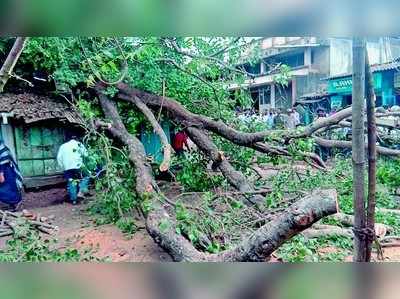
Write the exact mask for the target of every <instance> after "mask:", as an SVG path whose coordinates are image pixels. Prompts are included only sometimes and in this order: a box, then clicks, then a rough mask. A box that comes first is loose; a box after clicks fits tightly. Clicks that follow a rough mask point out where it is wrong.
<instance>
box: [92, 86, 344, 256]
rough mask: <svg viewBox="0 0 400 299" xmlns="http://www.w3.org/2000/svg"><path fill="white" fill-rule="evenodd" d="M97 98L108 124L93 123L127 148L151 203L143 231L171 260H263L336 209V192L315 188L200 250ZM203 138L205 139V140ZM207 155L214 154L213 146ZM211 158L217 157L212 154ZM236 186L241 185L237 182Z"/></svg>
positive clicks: (137, 147) (134, 143)
mask: <svg viewBox="0 0 400 299" xmlns="http://www.w3.org/2000/svg"><path fill="white" fill-rule="evenodd" d="M99 99H100V103H101V106H102V108H103V111H104V114H105V116H106V118H107V120H109V121H111V124H109V125H104V122H96V126H97V128H99V129H103V130H106V131H107V132H108V133H109V134H110V135H111V136H112V137H114V138H115V139H116V140H118V142H121V143H122V144H124V145H126V146H127V147H128V150H129V159H130V161H131V162H132V163H133V165H134V167H135V169H136V188H135V189H136V190H135V191H136V192H137V194H138V195H139V196H140V197H141V198H142V200H145V201H150V203H151V208H150V209H149V210H148V211H144V212H145V215H146V228H147V231H148V232H149V234H150V235H151V236H152V237H153V239H154V240H155V241H156V242H157V243H158V244H159V245H160V246H161V247H162V248H164V249H165V250H166V251H167V252H168V253H169V254H170V255H171V256H172V258H173V259H174V260H175V261H265V260H267V259H268V257H269V256H270V255H271V253H272V252H273V251H275V250H276V249H277V248H278V247H279V246H280V245H281V244H282V243H283V242H285V241H287V240H288V239H290V238H291V237H293V236H294V235H296V234H298V233H300V232H301V231H303V230H305V229H307V228H308V227H310V226H311V225H312V224H314V223H315V222H317V221H319V220H320V219H321V218H322V217H325V216H327V215H331V214H334V213H336V212H337V211H338V203H337V198H336V192H335V191H334V190H317V191H315V192H313V193H311V194H310V195H308V196H305V197H304V198H303V199H301V200H299V201H298V202H296V203H295V204H293V205H292V206H290V207H289V208H288V209H287V210H286V212H285V213H282V214H281V215H280V216H279V217H277V218H276V219H274V220H272V221H271V222H270V223H267V224H265V225H264V226H262V227H261V228H259V229H258V230H257V231H256V232H255V233H254V234H252V235H251V236H250V237H248V238H246V239H244V240H243V241H242V242H240V244H238V245H237V246H236V247H234V248H232V249H229V250H226V251H223V252H221V253H218V254H208V253H205V252H201V251H199V250H197V249H196V248H195V247H194V246H193V245H192V244H191V242H190V241H189V240H187V239H186V238H184V237H183V236H182V235H180V234H178V233H177V231H176V227H175V220H174V218H173V217H172V216H171V215H170V214H169V213H168V211H167V210H166V209H165V207H164V205H165V200H164V198H165V197H164V195H163V194H162V193H161V192H160V191H159V188H158V186H157V184H156V182H155V181H154V179H153V176H152V173H151V167H150V166H149V165H148V164H146V162H145V161H146V159H145V151H144V147H143V145H142V144H141V142H140V141H139V140H138V139H137V138H136V137H134V136H132V135H131V134H129V133H128V131H127V130H126V128H125V126H124V124H123V122H122V120H121V117H120V116H119V113H118V110H117V107H116V105H115V103H114V102H112V101H111V100H109V99H108V98H107V97H106V96H104V95H103V94H102V93H101V91H99ZM189 131H191V130H189ZM191 132H192V133H194V135H193V136H195V137H198V138H199V139H203V141H204V136H203V135H201V134H199V135H196V133H198V132H196V129H194V130H192V131H191ZM206 141H207V142H208V140H207V139H206ZM199 144H200V142H199ZM205 149H207V148H205ZM210 154H211V155H213V154H216V152H215V149H214V151H212V152H211V153H210ZM215 159H219V158H218V157H215ZM222 161H223V160H222ZM222 161H219V163H221V162H222ZM218 167H221V166H218ZM236 187H237V188H238V189H240V188H241V187H240V185H238V186H236ZM242 188H243V187H242ZM246 188H247V187H246ZM239 191H241V190H239ZM244 191H249V190H244Z"/></svg>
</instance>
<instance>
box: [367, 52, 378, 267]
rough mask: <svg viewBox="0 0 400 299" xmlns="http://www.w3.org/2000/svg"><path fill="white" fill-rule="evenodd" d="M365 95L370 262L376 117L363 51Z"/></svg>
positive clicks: (374, 194) (368, 249)
mask: <svg viewBox="0 0 400 299" xmlns="http://www.w3.org/2000/svg"><path fill="white" fill-rule="evenodd" d="M365 93H366V102H367V124H368V204H367V224H366V227H367V229H368V231H369V233H370V234H369V235H368V238H367V239H366V261H367V262H369V261H371V252H372V242H373V239H374V237H375V206H376V155H377V153H376V152H377V149H376V117H375V91H374V80H373V77H372V72H371V68H370V65H369V60H368V52H367V51H365Z"/></svg>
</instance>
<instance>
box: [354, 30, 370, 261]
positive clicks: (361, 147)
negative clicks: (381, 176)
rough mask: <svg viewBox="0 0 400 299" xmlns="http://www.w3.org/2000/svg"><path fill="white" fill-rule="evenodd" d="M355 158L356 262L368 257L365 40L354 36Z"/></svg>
mask: <svg viewBox="0 0 400 299" xmlns="http://www.w3.org/2000/svg"><path fill="white" fill-rule="evenodd" d="M352 50H353V76H352V80H353V92H352V98H353V100H352V159H353V204H354V256H353V261H354V262H364V261H366V237H367V236H366V234H365V224H366V214H365V194H364V190H365V187H364V177H365V138H364V108H365V104H364V102H365V101H364V96H365V40H364V38H360V37H357V38H353V49H352Z"/></svg>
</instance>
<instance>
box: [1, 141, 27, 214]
mask: <svg viewBox="0 0 400 299" xmlns="http://www.w3.org/2000/svg"><path fill="white" fill-rule="evenodd" d="M21 190H22V176H21V174H20V172H19V169H18V165H17V163H15V161H14V158H13V157H12V156H11V153H10V150H9V149H8V147H7V146H6V145H5V144H4V142H3V141H0V201H1V202H3V203H6V204H8V205H9V206H10V210H13V211H15V210H16V209H17V206H18V204H19V203H20V202H21V200H22V196H21Z"/></svg>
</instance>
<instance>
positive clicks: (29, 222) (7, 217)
mask: <svg viewBox="0 0 400 299" xmlns="http://www.w3.org/2000/svg"><path fill="white" fill-rule="evenodd" d="M0 219H1V222H0V237H6V236H11V235H14V234H15V233H16V232H17V231H18V230H19V229H20V228H21V227H22V226H24V227H29V229H35V230H37V231H38V232H41V233H45V234H54V233H55V232H57V231H58V227H57V226H54V225H51V224H50V222H51V217H41V216H40V215H39V214H34V213H31V212H29V211H27V210H23V211H22V212H18V213H12V212H9V211H3V210H0Z"/></svg>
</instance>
